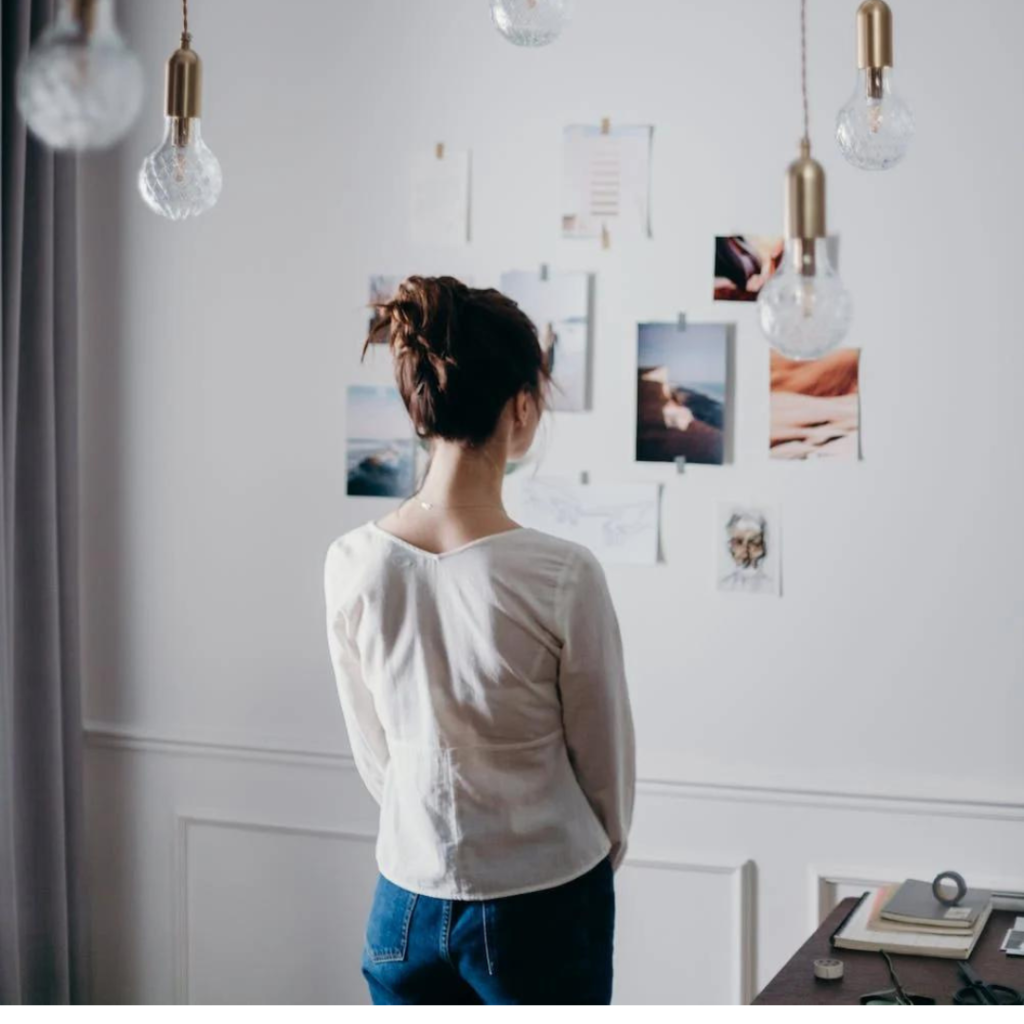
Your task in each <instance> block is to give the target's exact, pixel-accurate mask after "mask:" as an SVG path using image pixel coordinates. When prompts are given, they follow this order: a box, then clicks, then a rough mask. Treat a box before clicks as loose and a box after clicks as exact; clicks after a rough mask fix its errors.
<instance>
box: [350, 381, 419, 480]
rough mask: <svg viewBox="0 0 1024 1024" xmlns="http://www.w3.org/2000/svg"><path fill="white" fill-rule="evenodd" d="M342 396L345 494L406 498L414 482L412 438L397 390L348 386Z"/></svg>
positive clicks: (413, 442)
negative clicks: (345, 404) (344, 401)
mask: <svg viewBox="0 0 1024 1024" xmlns="http://www.w3.org/2000/svg"><path fill="white" fill-rule="evenodd" d="M347 395H348V408H347V411H346V416H345V422H346V436H347V448H346V469H347V473H348V486H347V491H346V493H347V494H348V495H349V496H351V497H368V496H369V497H376V498H406V497H408V496H409V495H410V494H412V492H413V487H414V482H415V462H416V438H415V437H414V435H413V428H412V423H411V422H410V421H409V415H408V413H407V412H406V411H405V405H404V404H403V402H402V396H401V395H399V393H398V389H397V388H393V387H387V386H382V387H368V386H366V385H352V386H351V387H349V388H348V392H347Z"/></svg>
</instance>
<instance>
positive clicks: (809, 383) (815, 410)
mask: <svg viewBox="0 0 1024 1024" xmlns="http://www.w3.org/2000/svg"><path fill="white" fill-rule="evenodd" d="M771 360H772V363H771V438H770V441H769V452H770V455H771V458H773V459H788V460H790V461H794V460H806V459H845V460H849V461H856V460H858V459H859V458H860V349H856V348H841V349H837V350H836V351H835V352H830V353H829V354H828V355H827V356H824V357H822V358H821V359H812V360H809V361H807V360H794V359H787V358H786V357H785V356H782V355H779V353H778V352H774V351H773V352H772V354H771Z"/></svg>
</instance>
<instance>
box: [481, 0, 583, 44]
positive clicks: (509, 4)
mask: <svg viewBox="0 0 1024 1024" xmlns="http://www.w3.org/2000/svg"><path fill="white" fill-rule="evenodd" d="M570 8H571V5H570V0H491V18H492V19H493V20H494V24H495V25H496V26H497V28H498V31H499V32H500V33H501V34H502V35H503V36H504V37H505V38H506V39H507V40H508V41H509V42H510V43H515V44H516V46H547V45H548V43H553V42H554V41H555V40H556V39H557V38H558V37H559V36H560V35H561V33H562V29H563V28H565V26H566V24H568V21H569V18H570V16H571V14H572V11H571V9H570Z"/></svg>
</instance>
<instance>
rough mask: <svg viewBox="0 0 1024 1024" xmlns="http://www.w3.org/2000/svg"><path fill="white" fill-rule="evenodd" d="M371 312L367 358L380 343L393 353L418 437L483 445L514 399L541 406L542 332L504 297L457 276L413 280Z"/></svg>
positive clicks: (545, 374) (544, 377)
mask: <svg viewBox="0 0 1024 1024" xmlns="http://www.w3.org/2000/svg"><path fill="white" fill-rule="evenodd" d="M374 309H375V311H376V318H375V319H374V322H373V324H372V326H371V327H370V333H369V336H368V337H367V339H366V344H365V345H364V346H363V355H364V356H365V355H366V350H367V349H368V348H369V347H370V345H372V344H374V343H375V342H386V343H387V344H388V345H389V346H390V348H391V354H392V356H393V358H394V361H395V380H396V381H397V383H398V390H399V392H400V393H401V395H402V400H403V401H404V402H405V407H406V409H408V410H409V416H410V417H411V418H412V422H413V425H414V426H415V427H416V433H417V434H418V435H419V436H420V437H423V438H428V437H440V438H444V439H445V440H446V441H462V442H464V443H466V444H470V445H480V444H483V443H484V442H485V441H487V440H488V439H489V438H490V437H491V436H492V435H493V433H494V431H495V428H496V427H497V425H498V419H499V417H500V416H501V412H502V410H503V409H504V408H505V405H506V403H507V402H508V400H509V399H510V398H512V397H513V396H514V395H517V394H518V393H519V392H520V391H523V390H526V391H528V392H529V393H530V394H531V395H532V396H533V398H534V400H535V401H537V402H538V403H539V404H542V403H543V399H544V388H545V385H546V383H547V380H548V371H547V367H546V365H545V360H544V355H543V352H542V351H541V347H540V342H539V341H538V340H537V328H536V327H534V325H533V323H532V322H531V320H530V318H529V317H528V316H527V315H526V314H525V313H524V312H523V311H522V310H521V309H520V308H519V306H518V305H516V303H515V302H513V301H512V300H511V299H510V298H508V297H507V296H506V295H502V293H501V292H499V291H496V290H495V289H493V288H468V287H467V286H466V285H464V284H463V283H462V282H461V281H458V280H456V279H455V278H454V277H410V278H408V279H407V280H405V281H403V282H402V283H401V284H400V285H399V286H398V291H397V292H396V293H395V297H394V298H393V299H392V300H391V301H390V302H383V303H376V304H374Z"/></svg>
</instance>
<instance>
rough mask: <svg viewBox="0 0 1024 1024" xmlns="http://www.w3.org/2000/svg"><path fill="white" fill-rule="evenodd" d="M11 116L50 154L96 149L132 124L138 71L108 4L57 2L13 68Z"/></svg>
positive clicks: (104, 0)
mask: <svg viewBox="0 0 1024 1024" xmlns="http://www.w3.org/2000/svg"><path fill="white" fill-rule="evenodd" d="M17 100H18V110H19V111H20V112H21V116H22V117H23V118H24V119H25V123H26V124H27V125H28V127H29V128H30V129H31V130H32V132H33V134H35V135H36V136H37V137H38V138H39V139H40V140H42V141H43V142H45V143H46V145H48V146H50V147H52V148H53V149H71V150H87V149H100V148H102V147H104V146H109V145H112V144H113V143H114V142H117V140H118V139H120V138H121V137H122V136H123V135H124V134H125V133H126V132H127V131H128V129H129V128H130V127H131V126H132V122H134V120H135V118H136V116H137V115H138V113H139V107H140V106H141V104H142V69H141V67H140V66H139V62H138V60H137V59H136V57H135V54H134V53H132V51H131V50H129V49H128V47H127V46H126V45H125V41H124V39H123V38H122V37H121V33H120V32H119V31H118V29H117V24H116V23H115V21H114V0H60V6H59V7H58V8H57V14H56V17H55V18H54V20H53V24H52V25H50V27H49V28H47V29H46V30H45V31H44V32H43V33H42V34H41V35H40V37H39V39H38V40H37V41H36V43H35V45H34V46H33V47H32V49H31V50H30V51H29V52H28V55H27V56H26V58H25V60H24V62H23V63H22V65H21V67H20V68H19V69H18V77H17Z"/></svg>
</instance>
